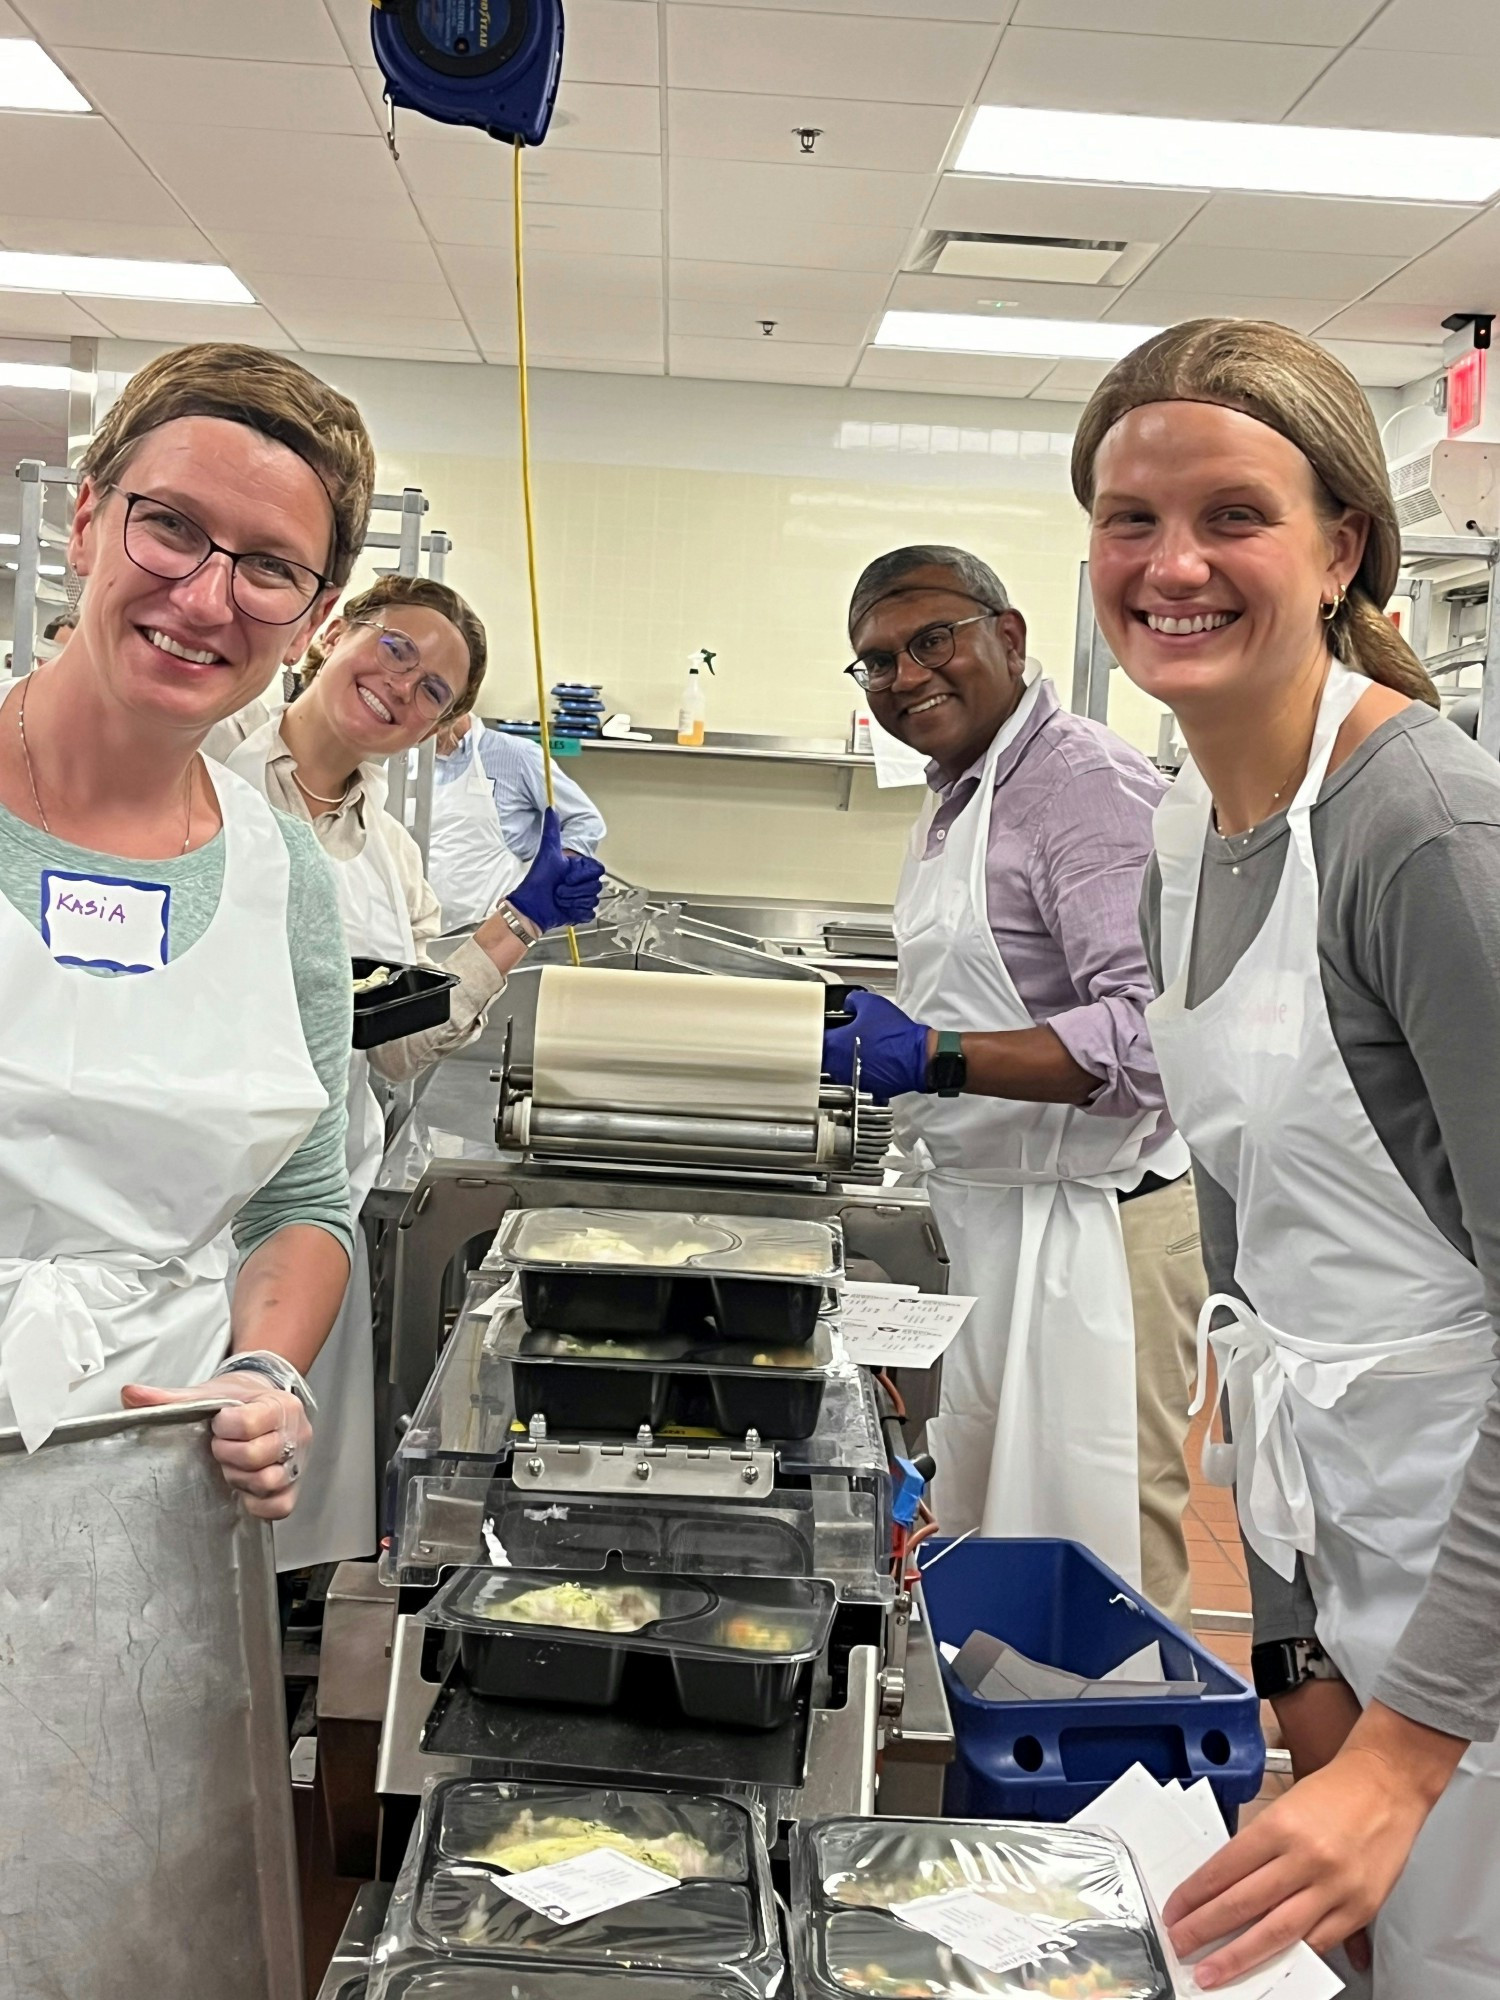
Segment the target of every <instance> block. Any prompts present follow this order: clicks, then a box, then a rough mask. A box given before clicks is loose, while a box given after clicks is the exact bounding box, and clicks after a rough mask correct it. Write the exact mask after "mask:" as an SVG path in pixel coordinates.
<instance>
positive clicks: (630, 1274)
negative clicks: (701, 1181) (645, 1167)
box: [495, 1208, 844, 1346]
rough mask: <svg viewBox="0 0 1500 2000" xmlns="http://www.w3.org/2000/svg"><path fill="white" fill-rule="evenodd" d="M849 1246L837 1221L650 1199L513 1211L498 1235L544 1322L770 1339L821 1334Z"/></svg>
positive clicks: (572, 1327) (556, 1326) (526, 1299)
mask: <svg viewBox="0 0 1500 2000" xmlns="http://www.w3.org/2000/svg"><path fill="white" fill-rule="evenodd" d="M843 1248H844V1245H843V1232H842V1230H841V1229H840V1228H839V1226H838V1224H837V1223H829V1222H812V1221H803V1220H799V1219H797V1218H793V1217H784V1216H754V1215H690V1214H679V1213H676V1212H673V1211H668V1210H661V1211H656V1210H650V1209H608V1208H546V1209H542V1208H522V1209H513V1210H512V1211H511V1212H510V1214H509V1215H507V1216H506V1217H505V1220H504V1221H503V1222H502V1223H501V1225H500V1229H499V1232H498V1234H497V1236H496V1238H495V1251H496V1253H497V1254H498V1255H500V1256H502V1257H504V1258H505V1259H506V1260H507V1261H508V1262H509V1263H512V1264H514V1265H515V1266H516V1268H517V1270H518V1271H519V1272H520V1277H521V1303H522V1306H523V1308H524V1310H525V1313H526V1318H527V1321H528V1323H529V1324H530V1325H531V1326H533V1327H536V1328H538V1329H540V1330H545V1331H548V1332H553V1333H583V1334H602V1335H614V1336H617V1337H621V1338H626V1339H628V1338H630V1337H631V1336H634V1335H643V1334H644V1335H660V1334H667V1333H681V1334H690V1335H692V1336H694V1337H697V1338H703V1337H705V1336H706V1337H708V1338H711V1339H712V1338H717V1339H719V1340H721V1341H729V1342H738V1341H749V1342H755V1343H758V1344H761V1345H770V1346H792V1345H797V1344H800V1343H802V1342H805V1341H807V1340H810V1339H811V1338H812V1334H813V1329H814V1327H815V1326H816V1324H817V1318H818V1314H819V1312H820V1311H821V1310H822V1308H823V1306H824V1304H825V1302H826V1299H827V1291H828V1288H829V1287H831V1286H837V1285H839V1284H841V1283H842V1281H843V1275H844V1258H843Z"/></svg>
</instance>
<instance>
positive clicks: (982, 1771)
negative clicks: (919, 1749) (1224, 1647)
mask: <svg viewBox="0 0 1500 2000" xmlns="http://www.w3.org/2000/svg"><path fill="white" fill-rule="evenodd" d="M920 1554H921V1556H922V1557H923V1559H924V1560H923V1562H922V1589H923V1595H924V1597H925V1598H926V1602H927V1616H928V1618H929V1619H930V1621H931V1624H932V1630H933V1636H934V1638H935V1639H936V1640H938V1641H939V1642H940V1643H945V1644H947V1645H950V1646H962V1645H963V1643H964V1641H965V1640H966V1639H967V1638H968V1637H969V1635H970V1633H972V1632H976V1631H981V1632H989V1633H992V1634H993V1635H994V1636H995V1637H996V1638H997V1639H1003V1640H1005V1641H1006V1643H1007V1644H1008V1645H1011V1646H1014V1647H1015V1648H1016V1649H1017V1651H1019V1652H1022V1653H1025V1654H1027V1655H1028V1657H1029V1658H1031V1659H1033V1660H1042V1661H1045V1662H1046V1664H1047V1665H1048V1666H1053V1667H1061V1668H1063V1669H1065V1670H1066V1671H1067V1672H1068V1673H1073V1674H1083V1675H1086V1676H1087V1677H1088V1678H1089V1679H1091V1680H1097V1679H1099V1678H1100V1677H1101V1676H1103V1675H1104V1674H1107V1673H1109V1672H1110V1671H1111V1670H1112V1669H1113V1668H1115V1667H1118V1666H1119V1665H1120V1664H1121V1663H1122V1662H1123V1661H1125V1660H1128V1659H1129V1658H1130V1657H1131V1655H1132V1654H1133V1653H1137V1652H1139V1651H1140V1650H1141V1648H1142V1647H1143V1646H1148V1645H1149V1644H1150V1643H1151V1641H1152V1640H1153V1639H1154V1640H1156V1641H1158V1642H1159V1644H1160V1646H1161V1659H1162V1667H1163V1669H1164V1671H1165V1673H1166V1676H1167V1678H1168V1679H1169V1680H1178V1681H1203V1682H1204V1683H1205V1684H1206V1687H1207V1692H1206V1693H1205V1694H1202V1695H1186V1696H1183V1695H1178V1696H1163V1697H1162V1698H1161V1699H1160V1700H1156V1699H1152V1698H1151V1697H1126V1698H1123V1699H1121V1700H1119V1701H1109V1700H1107V1699H1104V1700H1092V1699H1091V1700H1088V1701H980V1700H979V1699H977V1697H975V1696H974V1695H972V1694H970V1693H969V1691H968V1689H967V1688H965V1687H964V1685H963V1683H962V1682H961V1681H960V1680H959V1679H958V1678H957V1677H956V1676H955V1674H954V1672H953V1669H952V1667H951V1666H950V1665H949V1664H948V1662H947V1661H946V1660H945V1661H944V1662H943V1680H944V1682H945V1684H946V1687H947V1692H948V1703H949V1707H950V1708H951V1710H952V1714H953V1728H954V1734H955V1736H956V1738H957V1756H956V1758H955V1761H954V1762H953V1763H952V1764H951V1765H950V1766H949V1767H948V1778H947V1783H946V1785H945V1787H944V1792H943V1810H944V1811H945V1812H946V1813H948V1814H949V1815H950V1816H952V1817H954V1818H959V1819H1042V1820H1065V1819H1070V1818H1071V1817H1072V1815H1073V1814H1074V1813H1076V1812H1078V1811H1079V1810H1080V1809H1081V1808H1082V1807H1084V1806H1086V1805H1088V1804H1089V1802H1090V1801H1091V1800H1093V1799H1096V1798H1098V1796H1099V1794H1100V1793H1101V1792H1102V1791H1104V1790H1105V1789H1106V1788H1107V1787H1108V1786H1110V1785H1112V1784H1113V1783H1114V1781H1115V1779H1116V1778H1118V1777H1120V1776H1122V1775H1123V1773H1124V1772H1126V1771H1128V1770H1129V1768H1130V1766H1131V1765H1132V1764H1144V1765H1145V1767H1146V1769H1147V1770H1148V1771H1149V1772H1150V1773H1151V1775H1152V1776H1153V1777H1154V1778H1156V1779H1158V1780H1160V1781H1161V1782H1162V1783H1165V1782H1166V1781H1167V1780H1168V1779H1169V1778H1177V1779H1179V1780H1180V1781H1181V1782H1182V1784H1184V1785H1191V1784H1195V1783H1196V1782H1197V1780H1198V1779H1199V1778H1207V1779H1208V1781H1209V1783H1210V1784H1211V1785H1212V1787H1213V1790H1214V1796H1215V1797H1216V1798H1217V1799H1218V1801H1219V1809H1220V1811H1221V1812H1222V1813H1223V1815H1224V1819H1225V1822H1226V1824H1227V1825H1228V1827H1229V1829H1230V1831H1231V1832H1233V1830H1234V1827H1235V1823H1236V1820H1237V1818H1238V1816H1239V1808H1240V1807H1241V1806H1242V1805H1245V1804H1247V1803H1248V1802H1249V1801H1250V1800H1251V1799H1253V1798H1254V1797H1255V1795H1256V1793H1257V1792H1258V1791H1259V1790H1260V1785H1261V1777H1262V1774H1263V1772H1264V1770H1265V1761H1266V1747H1265V1739H1264V1738H1263V1737H1262V1735H1261V1730H1260V1704H1259V1702H1258V1701H1257V1700H1256V1698H1255V1693H1254V1690H1253V1689H1252V1688H1249V1687H1247V1686H1246V1684H1245V1682H1244V1681H1242V1680H1241V1679H1240V1677H1239V1675H1238V1674H1235V1673H1231V1672H1230V1670H1229V1668H1228V1667H1226V1666H1225V1665H1224V1664H1223V1662H1222V1661H1220V1660H1216V1659H1215V1658H1214V1657H1213V1655H1212V1654H1211V1653H1207V1652H1205V1651H1204V1650H1203V1648H1202V1647H1201V1646H1199V1645H1196V1644H1195V1643H1194V1641H1193V1640H1192V1639H1190V1638H1189V1637H1188V1635H1187V1634H1186V1633H1185V1632H1183V1631H1181V1630H1180V1629H1179V1628H1178V1627H1177V1626H1176V1625H1174V1624H1173V1623H1172V1622H1171V1620H1170V1619H1167V1618H1164V1617H1162V1615H1161V1613H1160V1612H1159V1611H1156V1610H1154V1609H1153V1608H1152V1607H1151V1606H1150V1605H1149V1604H1147V1603H1146V1602H1145V1600H1144V1599H1143V1598H1140V1597H1138V1596H1137V1595H1136V1593H1134V1592H1133V1591H1132V1590H1130V1588H1129V1587H1128V1586H1127V1585H1126V1584H1125V1583H1124V1582H1123V1581H1122V1580H1121V1579H1120V1578H1119V1577H1118V1576H1116V1575H1115V1573H1114V1571H1113V1570H1111V1569H1107V1568H1106V1567H1105V1565H1104V1564H1103V1563H1102V1562H1100V1561H1099V1559H1098V1557H1097V1556H1094V1555H1091V1554H1090V1552H1089V1551H1088V1550H1087V1549H1086V1548H1084V1547H1083V1546H1082V1544H1081V1543H1079V1542H1062V1541H1024V1540H1019V1539H1017V1540H985V1539H982V1538H981V1537H978V1536H975V1537H974V1538H972V1539H971V1540H969V1541H959V1542H954V1543H952V1544H951V1545H950V1544H949V1543H947V1542H944V1541H933V1542H930V1543H929V1544H927V1546H926V1547H924V1548H923V1549H922V1550H921V1551H920ZM940 1555H941V1557H942V1560H941V1561H939V1560H938V1558H939V1556H940Z"/></svg>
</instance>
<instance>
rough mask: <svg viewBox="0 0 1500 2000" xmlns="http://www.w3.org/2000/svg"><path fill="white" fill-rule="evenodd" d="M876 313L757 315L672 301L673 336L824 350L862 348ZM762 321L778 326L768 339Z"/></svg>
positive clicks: (733, 307)
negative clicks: (762, 342) (764, 342)
mask: <svg viewBox="0 0 1500 2000" xmlns="http://www.w3.org/2000/svg"><path fill="white" fill-rule="evenodd" d="M875 319H876V314H875V313H874V312H807V311H800V312H799V311H797V310H796V309H795V308H793V309H792V310H791V311H777V310H776V309H775V308H774V307H771V306H767V307H766V308H765V310H764V312H757V311H756V310H755V308H754V307H753V306H747V305H741V304H737V303H726V302H724V301H720V302H719V303H717V304H711V303H709V302H708V301H706V300H700V299H674V300H673V301H672V332H673V334H674V335H676V334H684V335H696V334H703V335H706V336H709V337H711V338H714V339H720V340H767V339H769V341H770V342H777V343H780V344H781V345H783V346H785V345H787V344H788V343H790V344H791V345H793V346H798V345H804V344H807V343H811V344H813V345H815V346H823V347H851V346H858V345H860V343H862V342H863V341H864V339H865V338H866V336H867V335H868V334H869V333H870V332H871V331H872V330H873V327H874V324H875ZM762 320H764V321H765V322H766V323H767V324H769V325H774V327H775V332H774V333H773V334H771V335H770V336H769V337H768V336H767V335H766V333H765V331H764V329H763V327H762V324H761V322H762Z"/></svg>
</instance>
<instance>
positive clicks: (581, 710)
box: [551, 681, 605, 736]
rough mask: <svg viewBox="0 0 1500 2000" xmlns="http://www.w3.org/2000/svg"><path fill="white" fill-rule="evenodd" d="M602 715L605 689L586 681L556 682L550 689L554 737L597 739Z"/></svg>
mask: <svg viewBox="0 0 1500 2000" xmlns="http://www.w3.org/2000/svg"><path fill="white" fill-rule="evenodd" d="M604 716H605V707H604V690H603V688H602V687H600V686H598V685H597V684H595V683H592V682H588V681H559V682H558V683H557V685H556V686H555V687H554V688H553V690H552V718H551V720H552V733H553V735H554V736H597V735H598V734H599V730H600V727H601V725H602V724H603V721H604Z"/></svg>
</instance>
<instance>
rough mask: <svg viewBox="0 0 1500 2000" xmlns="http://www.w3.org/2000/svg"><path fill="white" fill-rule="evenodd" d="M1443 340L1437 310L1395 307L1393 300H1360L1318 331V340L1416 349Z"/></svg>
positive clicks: (1441, 319) (1424, 307) (1421, 307)
mask: <svg viewBox="0 0 1500 2000" xmlns="http://www.w3.org/2000/svg"><path fill="white" fill-rule="evenodd" d="M1447 337H1448V336H1447V334H1446V332H1445V331H1444V328H1443V311H1442V308H1441V307H1439V306H1408V305H1398V304H1397V303H1396V301H1395V300H1393V299H1392V300H1385V301H1381V300H1379V299H1361V301H1360V302H1359V304H1358V305H1357V306H1349V307H1347V308H1346V309H1345V310H1344V311H1343V312H1340V313H1335V314H1334V316H1333V318H1332V319H1330V320H1327V321H1325V322H1324V324H1323V325H1321V326H1320V327H1319V328H1318V338H1319V340H1394V341H1402V342H1405V343H1406V344H1407V345H1409V346H1417V347H1423V346H1427V347H1430V346H1432V345H1434V344H1441V343H1442V342H1443V341H1444V340H1446V339H1447Z"/></svg>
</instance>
